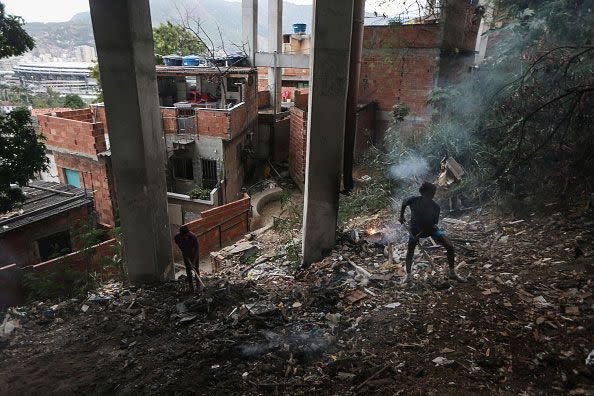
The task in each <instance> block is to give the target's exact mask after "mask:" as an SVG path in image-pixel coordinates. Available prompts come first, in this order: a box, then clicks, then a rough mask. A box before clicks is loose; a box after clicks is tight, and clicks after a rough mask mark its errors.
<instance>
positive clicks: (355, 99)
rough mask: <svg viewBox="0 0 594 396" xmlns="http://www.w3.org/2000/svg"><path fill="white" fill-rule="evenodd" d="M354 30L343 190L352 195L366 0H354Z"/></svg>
mask: <svg viewBox="0 0 594 396" xmlns="http://www.w3.org/2000/svg"><path fill="white" fill-rule="evenodd" d="M354 1H355V5H354V8H353V30H352V32H351V60H350V66H349V87H348V95H347V104H346V106H347V110H346V120H345V133H344V157H343V174H342V177H343V183H342V184H343V186H342V187H343V189H344V192H345V193H347V194H348V193H350V191H351V190H352V189H353V187H354V183H353V163H354V155H355V143H356V138H357V105H358V104H359V95H358V94H359V74H360V72H361V52H362V50H363V26H364V24H365V0H354Z"/></svg>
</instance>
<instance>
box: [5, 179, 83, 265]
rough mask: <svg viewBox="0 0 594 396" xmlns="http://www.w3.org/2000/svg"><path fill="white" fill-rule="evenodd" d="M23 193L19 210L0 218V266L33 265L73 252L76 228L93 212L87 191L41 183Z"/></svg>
mask: <svg viewBox="0 0 594 396" xmlns="http://www.w3.org/2000/svg"><path fill="white" fill-rule="evenodd" d="M23 192H24V193H25V196H26V200H25V202H24V204H23V206H22V208H21V209H20V210H19V211H15V212H9V213H4V214H2V215H0V267H4V266H7V265H11V264H15V265H16V266H17V267H25V266H28V265H34V264H37V263H40V262H43V261H46V260H49V259H51V258H53V257H55V256H59V255H63V254H66V253H69V252H71V251H73V250H76V248H78V246H76V240H75V238H74V233H75V232H76V231H75V230H76V227H77V226H78V224H79V223H82V222H87V221H88V219H89V216H90V215H91V213H92V211H93V197H92V194H91V192H90V191H87V190H84V189H81V188H75V187H73V186H69V185H63V184H59V183H52V182H42V181H35V182H31V183H30V184H29V186H27V187H23Z"/></svg>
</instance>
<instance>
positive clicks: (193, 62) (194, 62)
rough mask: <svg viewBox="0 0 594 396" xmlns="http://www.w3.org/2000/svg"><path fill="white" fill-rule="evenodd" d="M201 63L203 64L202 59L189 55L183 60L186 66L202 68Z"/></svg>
mask: <svg viewBox="0 0 594 396" xmlns="http://www.w3.org/2000/svg"><path fill="white" fill-rule="evenodd" d="M200 63H202V59H201V58H200V57H199V56H197V55H187V56H184V57H183V59H182V64H183V65H184V66H200Z"/></svg>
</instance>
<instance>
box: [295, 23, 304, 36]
mask: <svg viewBox="0 0 594 396" xmlns="http://www.w3.org/2000/svg"><path fill="white" fill-rule="evenodd" d="M306 28H307V24H305V23H294V24H293V33H295V34H301V33H305V29H306Z"/></svg>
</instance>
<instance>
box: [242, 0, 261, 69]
mask: <svg viewBox="0 0 594 396" xmlns="http://www.w3.org/2000/svg"><path fill="white" fill-rule="evenodd" d="M241 34H242V39H241V41H242V44H243V45H244V46H245V52H246V53H247V55H248V58H249V60H250V64H251V65H252V66H254V65H255V64H256V63H255V58H256V52H258V0H242V1H241Z"/></svg>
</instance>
